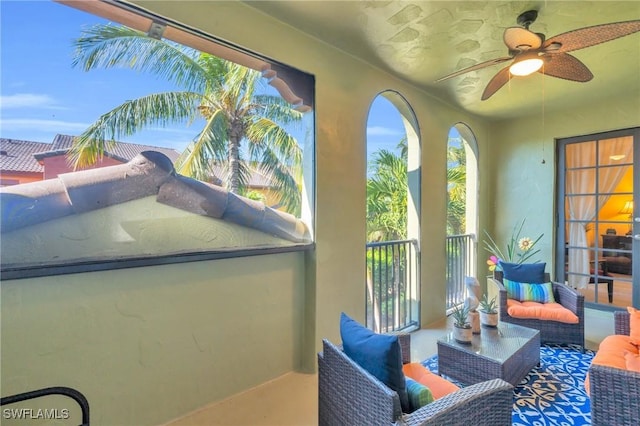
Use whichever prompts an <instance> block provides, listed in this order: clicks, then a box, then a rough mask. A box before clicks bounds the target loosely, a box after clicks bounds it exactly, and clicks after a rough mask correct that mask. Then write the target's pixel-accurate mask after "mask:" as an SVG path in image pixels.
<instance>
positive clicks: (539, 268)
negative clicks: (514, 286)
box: [500, 260, 547, 283]
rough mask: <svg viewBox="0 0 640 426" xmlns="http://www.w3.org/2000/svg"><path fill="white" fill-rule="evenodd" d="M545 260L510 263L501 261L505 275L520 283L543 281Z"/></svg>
mask: <svg viewBox="0 0 640 426" xmlns="http://www.w3.org/2000/svg"><path fill="white" fill-rule="evenodd" d="M546 266H547V264H546V263H545V262H538V263H509V262H503V261H502V260H501V261H500V267H502V271H503V272H504V277H505V278H506V279H508V280H511V281H517V282H520V283H543V282H544V268H545V267H546Z"/></svg>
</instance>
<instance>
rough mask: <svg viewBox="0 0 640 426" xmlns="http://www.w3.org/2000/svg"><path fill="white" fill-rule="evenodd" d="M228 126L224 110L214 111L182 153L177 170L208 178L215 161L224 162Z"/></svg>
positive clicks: (187, 174) (177, 163) (183, 173)
mask: <svg viewBox="0 0 640 426" xmlns="http://www.w3.org/2000/svg"><path fill="white" fill-rule="evenodd" d="M227 129H228V126H227V121H226V116H225V114H224V111H222V110H216V111H214V112H213V113H212V114H211V115H210V116H209V117H208V118H207V121H206V125H205V127H204V128H203V129H202V131H201V132H200V133H199V134H198V136H197V137H196V138H195V139H194V140H193V142H192V143H191V144H190V145H189V146H188V147H187V149H186V150H185V151H184V152H183V153H182V154H181V155H180V157H179V158H178V161H177V162H176V171H177V172H178V173H180V174H182V175H185V176H191V177H194V178H196V179H200V180H208V178H209V175H210V173H211V167H212V165H213V163H214V162H217V163H219V164H224V162H225V160H226V144H227V142H228V140H229V138H228V134H227V133H228V130H227Z"/></svg>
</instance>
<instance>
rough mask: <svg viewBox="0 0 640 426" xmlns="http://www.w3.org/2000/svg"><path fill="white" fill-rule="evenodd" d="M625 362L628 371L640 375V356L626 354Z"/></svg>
mask: <svg viewBox="0 0 640 426" xmlns="http://www.w3.org/2000/svg"><path fill="white" fill-rule="evenodd" d="M624 360H625V361H626V363H627V370H629V371H637V372H639V373H640V355H638V354H634V353H631V352H625V353H624Z"/></svg>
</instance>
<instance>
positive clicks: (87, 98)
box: [0, 0, 404, 154]
mask: <svg viewBox="0 0 640 426" xmlns="http://www.w3.org/2000/svg"><path fill="white" fill-rule="evenodd" d="M0 19H1V22H0V24H1V25H0V32H1V33H0V37H1V38H0V40H1V49H0V64H1V66H2V69H1V73H0V75H1V76H0V137H3V138H11V139H23V140H31V141H38V142H51V141H52V140H53V137H54V136H55V135H56V134H57V133H62V134H69V135H78V134H80V133H82V131H84V130H85V129H86V128H87V127H88V126H89V125H90V124H91V123H92V122H94V121H95V120H96V119H97V118H98V117H99V116H100V115H101V114H103V113H105V112H107V111H109V110H111V109H112V108H114V107H116V106H118V105H120V104H121V103H122V102H124V101H125V100H127V99H133V98H137V97H140V96H143V95H147V94H149V93H154V92H161V91H164V90H171V89H173V87H172V85H170V84H169V83H167V82H165V81H162V80H158V79H156V78H155V77H154V76H150V75H147V74H139V73H136V72H135V71H132V70H129V69H109V70H92V71H89V72H85V71H82V70H81V69H79V68H73V67H72V65H71V58H72V40H73V39H75V38H77V37H78V36H79V35H80V33H81V30H82V29H83V28H86V27H88V26H90V25H93V24H96V23H106V22H107V21H105V20H103V19H102V18H99V17H96V16H93V15H90V14H87V13H85V12H82V11H78V10H76V9H73V8H71V7H68V6H64V5H61V4H57V3H54V2H52V1H11V0H9V1H7V0H1V1H0ZM274 92H275V91H274ZM198 130H199V128H198V126H197V125H191V126H188V125H187V124H186V123H185V124H184V125H177V126H173V127H171V128H156V129H151V130H146V131H144V132H141V133H138V134H136V135H134V136H132V137H130V138H128V139H127V140H125V142H132V143H141V144H147V145H154V146H163V147H172V148H175V149H177V150H179V151H180V150H182V149H184V147H186V145H187V144H188V143H189V141H190V140H191V139H192V138H193V137H194V136H195V135H196V134H197V132H198ZM403 136H404V127H403V125H402V121H401V119H400V115H399V113H398V112H397V110H395V108H394V107H393V106H392V105H391V104H390V103H389V102H388V101H387V100H386V99H384V98H382V97H378V98H377V99H376V101H374V104H373V105H372V108H371V112H370V117H369V122H368V128H367V141H368V149H367V151H368V153H369V154H371V153H373V152H375V151H377V150H378V149H382V148H384V149H390V150H393V149H394V148H395V146H396V145H397V143H398V142H399V141H400V139H402V137H403Z"/></svg>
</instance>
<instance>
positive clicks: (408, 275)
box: [366, 240, 420, 333]
mask: <svg viewBox="0 0 640 426" xmlns="http://www.w3.org/2000/svg"><path fill="white" fill-rule="evenodd" d="M419 258H420V253H419V250H418V242H417V241H416V240H398V241H384V242H376V243H368V244H367V306H366V317H367V327H368V328H370V329H372V330H374V331H376V332H377V333H388V332H391V331H398V330H405V329H409V328H417V327H418V326H419V315H420V299H419V295H420V288H419V279H418V278H419V276H420V274H419V265H420V261H419Z"/></svg>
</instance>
